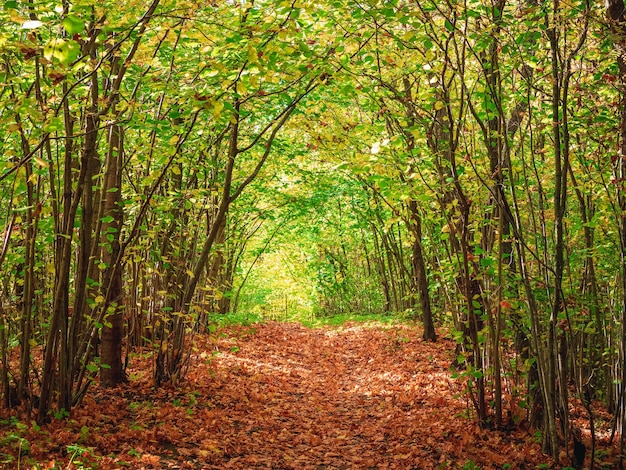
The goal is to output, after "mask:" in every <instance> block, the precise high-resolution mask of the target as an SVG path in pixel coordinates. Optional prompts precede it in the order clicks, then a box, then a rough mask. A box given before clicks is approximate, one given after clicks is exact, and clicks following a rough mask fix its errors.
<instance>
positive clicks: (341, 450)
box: [26, 322, 547, 470]
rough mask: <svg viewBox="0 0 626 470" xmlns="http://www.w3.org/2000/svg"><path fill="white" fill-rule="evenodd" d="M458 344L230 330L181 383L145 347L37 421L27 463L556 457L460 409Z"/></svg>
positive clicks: (346, 464)
mask: <svg viewBox="0 0 626 470" xmlns="http://www.w3.org/2000/svg"><path fill="white" fill-rule="evenodd" d="M453 349H454V345H453V343H451V342H450V341H446V340H440V341H439V342H437V343H436V344H432V343H424V342H423V341H422V340H421V339H420V332H419V331H418V330H417V329H413V328H409V327H405V326H402V327H401V326H392V327H390V326H383V325H380V324H377V325H347V326H344V327H341V328H320V329H308V328H305V327H303V326H301V325H299V324H293V323H275V322H271V323H266V324H260V325H254V326H249V327H229V328H226V329H223V330H220V331H218V332H217V333H216V334H213V335H211V336H210V337H203V338H199V339H197V340H196V343H195V349H194V353H193V355H192V356H191V358H190V363H189V370H188V375H187V377H186V381H185V383H184V385H183V386H182V388H169V389H168V388H161V389H158V390H154V389H153V388H152V382H151V365H150V364H151V359H150V357H149V354H144V355H137V356H134V357H133V358H132V360H131V364H130V367H129V375H130V378H131V383H130V384H129V385H128V386H125V387H122V388H120V389H117V390H113V391H106V390H100V389H94V390H93V391H92V392H91V393H90V394H89V395H88V396H87V397H86V399H85V402H84V403H83V405H82V406H81V407H80V408H76V409H75V410H74V411H73V412H72V417H71V419H70V420H69V421H63V420H61V421H54V422H53V423H51V424H50V425H48V426H47V427H46V428H43V429H41V430H36V429H31V431H30V434H29V435H27V436H26V438H27V439H28V440H29V442H30V443H31V444H30V451H29V455H28V456H27V458H30V459H33V460H36V461H39V462H44V463H46V462H48V463H49V468H107V469H108V468H137V469H140V468H164V469H165V468H193V469H207V470H208V469H230V468H232V469H274V470H278V469H298V470H300V469H302V470H306V469H311V470H313V469H314V470H322V469H324V470H331V469H372V470H374V469H376V470H382V469H403V470H406V469H439V468H441V469H444V468H445V469H449V468H459V469H462V468H466V469H473V468H482V469H489V468H498V469H500V468H517V469H521V468H535V466H536V465H537V464H538V463H540V462H547V460H546V458H545V457H544V456H542V455H541V452H540V448H539V446H538V445H537V444H536V443H535V442H534V441H533V439H532V438H531V436H529V435H528V433H526V432H524V431H522V430H518V431H515V432H511V433H508V434H505V433H500V432H495V431H484V430H480V429H479V428H478V427H477V426H476V424H475V421H474V420H472V419H467V418H464V417H463V416H466V415H467V413H468V411H469V408H468V406H467V403H466V402H465V398H464V397H465V395H463V394H462V390H461V383H460V382H459V381H458V380H453V379H451V378H450V371H449V366H450V361H451V351H453ZM70 460H71V462H72V465H75V466H72V465H70V466H68V462H70ZM53 462H55V463H56V464H60V463H61V462H63V464H62V465H63V466H61V467H53V466H52V465H53ZM80 465H82V466H80ZM507 465H510V467H509V466H507Z"/></svg>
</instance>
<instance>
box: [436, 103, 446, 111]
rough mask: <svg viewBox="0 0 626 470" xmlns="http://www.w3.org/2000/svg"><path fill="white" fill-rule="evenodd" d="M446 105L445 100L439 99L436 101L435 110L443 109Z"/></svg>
mask: <svg viewBox="0 0 626 470" xmlns="http://www.w3.org/2000/svg"><path fill="white" fill-rule="evenodd" d="M444 106H445V105H444V104H443V101H437V102H436V103H435V111H439V110H440V109H443V107H444Z"/></svg>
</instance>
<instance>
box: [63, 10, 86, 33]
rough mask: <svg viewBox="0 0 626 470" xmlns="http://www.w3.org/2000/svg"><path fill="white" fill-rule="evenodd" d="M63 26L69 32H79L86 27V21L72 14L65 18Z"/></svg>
mask: <svg viewBox="0 0 626 470" xmlns="http://www.w3.org/2000/svg"><path fill="white" fill-rule="evenodd" d="M63 27H64V28H65V31H67V32H68V33H69V34H77V33H80V32H81V31H82V30H83V29H85V22H84V21H83V20H81V19H80V18H79V17H78V16H76V15H71V14H70V15H67V17H66V18H65V19H64V20H63Z"/></svg>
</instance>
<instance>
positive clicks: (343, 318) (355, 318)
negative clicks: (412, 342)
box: [301, 313, 407, 328]
mask: <svg viewBox="0 0 626 470" xmlns="http://www.w3.org/2000/svg"><path fill="white" fill-rule="evenodd" d="M406 321H407V318H405V317H404V316H403V315H401V314H390V313H379V314H369V315H364V314H359V313H343V314H339V315H333V316H330V317H318V318H314V319H307V320H303V321H302V322H301V323H302V324H303V325H304V326H308V327H309V328H315V327H320V326H339V325H343V324H345V323H348V322H354V323H368V322H376V323H385V324H397V323H405V322H406Z"/></svg>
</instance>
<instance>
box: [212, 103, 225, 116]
mask: <svg viewBox="0 0 626 470" xmlns="http://www.w3.org/2000/svg"><path fill="white" fill-rule="evenodd" d="M223 109H224V103H222V102H221V101H216V102H215V103H213V117H214V118H215V119H217V118H219V117H220V115H221V114H222V110H223Z"/></svg>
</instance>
